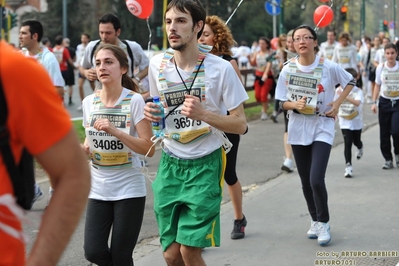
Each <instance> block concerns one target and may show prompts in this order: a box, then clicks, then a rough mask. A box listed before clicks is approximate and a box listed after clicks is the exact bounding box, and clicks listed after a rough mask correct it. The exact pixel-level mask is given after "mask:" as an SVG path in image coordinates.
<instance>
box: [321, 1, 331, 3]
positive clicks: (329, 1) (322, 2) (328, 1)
mask: <svg viewBox="0 0 399 266" xmlns="http://www.w3.org/2000/svg"><path fill="white" fill-rule="evenodd" d="M319 1H320V2H322V3H327V2H330V0H319Z"/></svg>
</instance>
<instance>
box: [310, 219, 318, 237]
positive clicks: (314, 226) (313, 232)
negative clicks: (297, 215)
mask: <svg viewBox="0 0 399 266" xmlns="http://www.w3.org/2000/svg"><path fill="white" fill-rule="evenodd" d="M318 231H319V226H318V223H317V222H315V221H310V228H309V231H308V237H309V238H310V239H316V238H317V233H318Z"/></svg>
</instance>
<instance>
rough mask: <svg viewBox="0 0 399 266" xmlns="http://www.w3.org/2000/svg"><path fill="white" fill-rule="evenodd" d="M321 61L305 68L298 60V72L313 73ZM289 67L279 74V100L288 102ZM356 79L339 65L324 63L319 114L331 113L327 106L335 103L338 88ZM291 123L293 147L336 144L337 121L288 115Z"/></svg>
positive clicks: (290, 136)
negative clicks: (335, 125) (315, 143)
mask: <svg viewBox="0 0 399 266" xmlns="http://www.w3.org/2000/svg"><path fill="white" fill-rule="evenodd" d="M319 60H320V57H319V56H316V59H315V61H314V62H313V64H312V65H309V66H303V65H301V64H299V62H298V59H295V64H296V66H297V68H298V69H299V70H300V71H302V72H311V71H313V70H314V69H315V68H316V67H317V66H318V64H319ZM288 72H289V64H287V65H285V66H284V67H283V69H282V70H281V72H280V76H279V79H278V82H277V87H276V99H278V100H280V101H288V98H287V86H286V80H287V74H288ZM352 79H353V77H352V75H350V74H349V73H348V72H346V71H345V70H344V69H343V68H342V67H340V66H339V65H338V64H336V63H334V62H331V61H330V60H328V59H327V58H325V59H324V63H323V74H322V77H321V82H320V83H321V86H322V88H323V89H322V90H319V94H318V98H317V108H318V111H319V112H322V113H325V112H327V111H328V110H330V109H331V107H330V106H327V104H329V103H331V102H333V100H334V94H335V85H336V84H338V83H339V84H345V85H344V87H345V86H346V85H347V84H348V83H349V82H350V81H351V80H352ZM289 115H290V117H289V122H288V143H289V144H294V145H310V144H312V143H313V142H314V141H322V142H325V143H328V144H330V145H332V143H333V141H334V135H335V129H334V119H333V118H329V117H322V116H318V115H302V114H297V113H294V112H292V111H289Z"/></svg>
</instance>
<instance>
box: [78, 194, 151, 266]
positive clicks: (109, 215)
mask: <svg viewBox="0 0 399 266" xmlns="http://www.w3.org/2000/svg"><path fill="white" fill-rule="evenodd" d="M144 207H145V197H140V198H130V199H124V200H118V201H101V200H94V199H89V202H88V205H87V212H86V224H85V238H84V250H85V257H86V259H87V260H88V261H90V262H92V263H95V264H97V265H99V266H114V265H115V266H132V265H134V263H133V258H132V256H133V249H134V247H135V246H136V242H137V239H138V237H139V233H140V228H141V223H142V222H143V215H144ZM111 227H112V236H111V246H110V247H108V238H109V234H110V231H111Z"/></svg>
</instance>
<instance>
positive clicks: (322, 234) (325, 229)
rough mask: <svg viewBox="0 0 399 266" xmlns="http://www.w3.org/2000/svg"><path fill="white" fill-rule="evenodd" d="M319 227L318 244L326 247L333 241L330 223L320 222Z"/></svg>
mask: <svg viewBox="0 0 399 266" xmlns="http://www.w3.org/2000/svg"><path fill="white" fill-rule="evenodd" d="M318 226H319V228H318V234H317V242H319V244H320V245H321V246H325V245H327V244H328V243H330V241H331V235H330V225H329V224H328V223H321V222H318Z"/></svg>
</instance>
